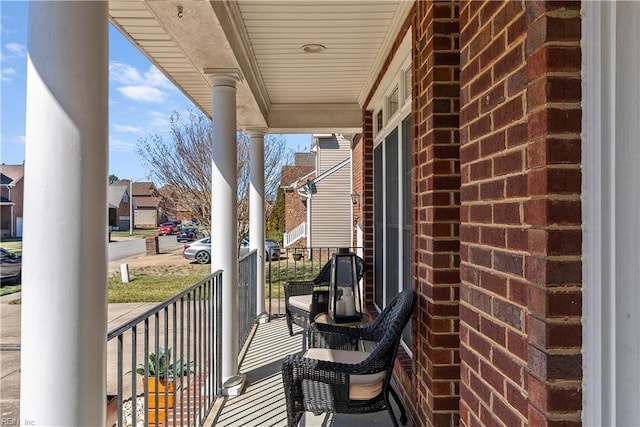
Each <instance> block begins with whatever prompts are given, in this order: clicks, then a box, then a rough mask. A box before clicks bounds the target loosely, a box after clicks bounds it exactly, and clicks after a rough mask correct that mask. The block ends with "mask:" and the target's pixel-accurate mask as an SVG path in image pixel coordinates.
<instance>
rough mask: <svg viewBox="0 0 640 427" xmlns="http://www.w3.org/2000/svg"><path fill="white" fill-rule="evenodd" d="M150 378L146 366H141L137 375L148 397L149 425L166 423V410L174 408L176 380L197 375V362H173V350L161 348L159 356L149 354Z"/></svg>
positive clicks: (137, 370)
mask: <svg viewBox="0 0 640 427" xmlns="http://www.w3.org/2000/svg"><path fill="white" fill-rule="evenodd" d="M147 365H148V366H147V367H146V368H147V369H148V372H149V376H148V377H145V365H144V364H140V365H138V368H137V369H136V373H137V374H139V375H142V377H143V378H142V385H143V387H144V390H145V394H146V395H147V403H148V408H149V411H148V413H147V420H148V422H149V424H155V423H156V421H157V422H160V423H164V421H165V408H166V409H172V408H173V393H174V391H175V382H174V380H175V379H176V378H177V377H183V376H186V375H189V374H193V373H195V362H194V361H191V362H189V361H186V360H184V359H182V358H181V359H178V360H176V361H174V362H171V349H170V348H169V349H166V350H165V349H164V348H162V347H160V348H159V350H158V354H157V355H156V354H155V353H149V357H148V358H147ZM156 406H157V408H158V420H156Z"/></svg>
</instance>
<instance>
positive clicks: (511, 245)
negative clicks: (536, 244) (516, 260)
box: [507, 228, 529, 251]
mask: <svg viewBox="0 0 640 427" xmlns="http://www.w3.org/2000/svg"><path fill="white" fill-rule="evenodd" d="M528 247H529V230H528V229H526V228H509V229H508V230H507V249H513V250H518V251H524V250H526V249H527V248H528Z"/></svg>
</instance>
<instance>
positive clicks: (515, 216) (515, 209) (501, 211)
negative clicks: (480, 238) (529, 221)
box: [493, 203, 522, 224]
mask: <svg viewBox="0 0 640 427" xmlns="http://www.w3.org/2000/svg"><path fill="white" fill-rule="evenodd" d="M493 221H494V222H495V223H496V224H520V223H521V222H522V221H521V219H520V203H496V204H494V205H493Z"/></svg>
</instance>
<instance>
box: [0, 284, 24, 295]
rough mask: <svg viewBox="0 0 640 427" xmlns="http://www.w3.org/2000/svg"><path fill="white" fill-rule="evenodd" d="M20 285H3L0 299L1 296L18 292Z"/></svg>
mask: <svg viewBox="0 0 640 427" xmlns="http://www.w3.org/2000/svg"><path fill="white" fill-rule="evenodd" d="M20 288H21V286H20V285H5V286H2V287H1V288H0V297H1V296H3V295H9V294H13V293H16V292H20Z"/></svg>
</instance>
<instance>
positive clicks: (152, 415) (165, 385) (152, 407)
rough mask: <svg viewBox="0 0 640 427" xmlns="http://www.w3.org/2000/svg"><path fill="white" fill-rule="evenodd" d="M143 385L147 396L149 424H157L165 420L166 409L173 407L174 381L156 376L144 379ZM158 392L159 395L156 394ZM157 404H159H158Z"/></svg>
mask: <svg viewBox="0 0 640 427" xmlns="http://www.w3.org/2000/svg"><path fill="white" fill-rule="evenodd" d="M142 385H143V387H144V389H145V394H146V396H147V405H148V408H149V410H148V411H147V421H148V423H149V424H157V423H162V424H163V423H164V422H165V409H172V408H173V393H174V391H175V389H174V387H175V385H174V382H173V381H165V380H164V379H159V380H158V381H156V379H155V378H149V379H147V381H144V379H143V380H142ZM156 392H157V396H156ZM156 404H157V405H156ZM156 406H157V409H158V418H157V419H156Z"/></svg>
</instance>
